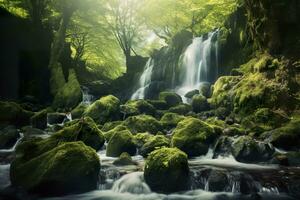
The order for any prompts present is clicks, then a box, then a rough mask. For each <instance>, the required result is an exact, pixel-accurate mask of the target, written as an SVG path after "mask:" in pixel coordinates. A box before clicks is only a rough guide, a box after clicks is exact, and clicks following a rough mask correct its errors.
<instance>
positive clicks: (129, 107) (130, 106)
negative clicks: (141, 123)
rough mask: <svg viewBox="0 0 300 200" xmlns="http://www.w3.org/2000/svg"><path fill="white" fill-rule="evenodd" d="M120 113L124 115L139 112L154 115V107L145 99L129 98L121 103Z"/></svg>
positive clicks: (137, 113) (138, 113)
mask: <svg viewBox="0 0 300 200" xmlns="http://www.w3.org/2000/svg"><path fill="white" fill-rule="evenodd" d="M120 110H121V113H123V114H124V115H125V116H133V115H140V114H147V115H155V112H156V109H155V108H154V107H153V106H152V105H151V104H150V103H148V102H147V101H146V100H143V99H140V100H129V101H127V102H126V104H124V105H121V107H120Z"/></svg>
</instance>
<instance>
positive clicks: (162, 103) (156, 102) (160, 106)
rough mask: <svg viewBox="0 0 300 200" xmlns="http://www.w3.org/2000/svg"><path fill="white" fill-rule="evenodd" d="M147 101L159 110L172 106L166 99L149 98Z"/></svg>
mask: <svg viewBox="0 0 300 200" xmlns="http://www.w3.org/2000/svg"><path fill="white" fill-rule="evenodd" d="M147 102H148V103H150V104H151V105H152V106H153V107H154V108H155V109H157V110H167V109H169V107H170V105H168V104H167V102H166V101H164V100H147Z"/></svg>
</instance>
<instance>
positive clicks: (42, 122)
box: [30, 109, 48, 129]
mask: <svg viewBox="0 0 300 200" xmlns="http://www.w3.org/2000/svg"><path fill="white" fill-rule="evenodd" d="M47 114H48V110H47V109H44V110H41V111H39V112H37V113H35V114H34V115H33V116H32V117H31V118H30V121H31V125H32V127H33V128H39V129H45V128H47Z"/></svg>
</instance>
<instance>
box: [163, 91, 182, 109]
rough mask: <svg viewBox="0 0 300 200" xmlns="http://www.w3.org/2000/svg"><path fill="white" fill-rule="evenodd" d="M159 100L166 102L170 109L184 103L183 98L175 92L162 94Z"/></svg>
mask: <svg viewBox="0 0 300 200" xmlns="http://www.w3.org/2000/svg"><path fill="white" fill-rule="evenodd" d="M159 100H162V101H165V102H166V103H167V104H168V105H169V106H170V107H171V106H176V105H178V104H180V103H182V99H181V96H179V95H178V94H176V93H175V92H161V93H159Z"/></svg>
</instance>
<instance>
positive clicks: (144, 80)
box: [131, 58, 154, 100]
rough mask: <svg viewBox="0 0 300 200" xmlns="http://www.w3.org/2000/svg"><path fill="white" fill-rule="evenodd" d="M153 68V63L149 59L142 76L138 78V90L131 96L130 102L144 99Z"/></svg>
mask: <svg viewBox="0 0 300 200" xmlns="http://www.w3.org/2000/svg"><path fill="white" fill-rule="evenodd" d="M153 66H154V61H153V59H152V58H150V59H149V60H148V61H147V63H146V65H145V68H144V72H143V74H142V76H141V77H140V80H139V86H138V89H137V90H136V91H135V92H134V94H133V95H132V96H131V99H132V100H135V99H144V98H145V91H146V89H147V88H148V87H149V85H150V83H151V76H152V71H153Z"/></svg>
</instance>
